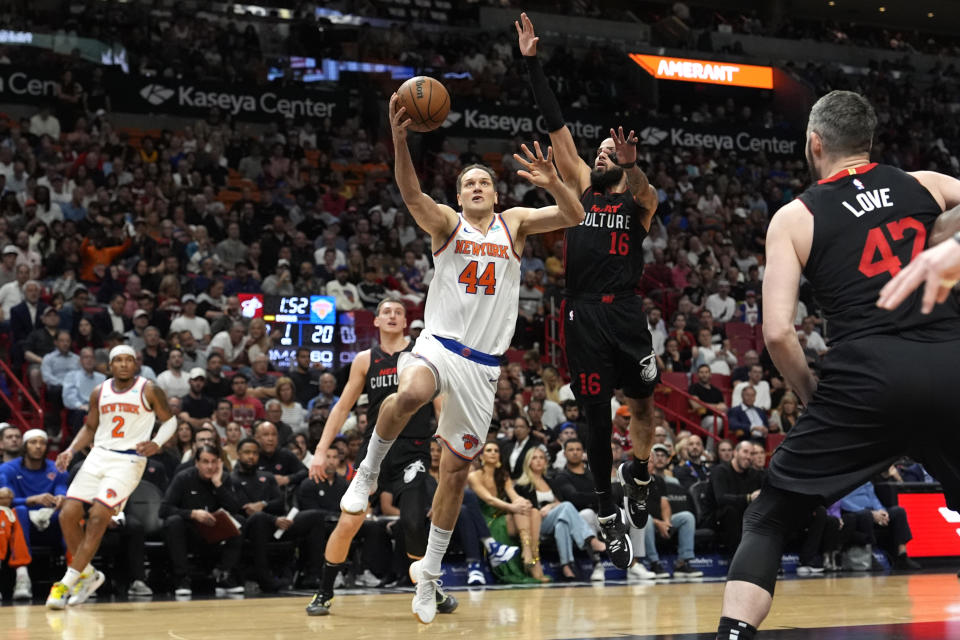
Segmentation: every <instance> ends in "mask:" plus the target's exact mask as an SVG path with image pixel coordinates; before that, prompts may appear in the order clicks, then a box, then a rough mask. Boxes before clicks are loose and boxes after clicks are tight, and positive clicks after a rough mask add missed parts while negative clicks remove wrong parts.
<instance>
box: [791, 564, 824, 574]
mask: <svg viewBox="0 0 960 640" xmlns="http://www.w3.org/2000/svg"><path fill="white" fill-rule="evenodd" d="M797 575H798V576H820V575H823V568H822V567H810V566H806V565H804V566H800V567H797Z"/></svg>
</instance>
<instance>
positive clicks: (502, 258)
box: [424, 213, 520, 355]
mask: <svg viewBox="0 0 960 640" xmlns="http://www.w3.org/2000/svg"><path fill="white" fill-rule="evenodd" d="M458 215H459V218H460V219H459V221H458V222H457V227H456V228H455V229H454V230H453V233H451V234H450V237H449V238H447V240H446V242H444V244H443V246H441V247H440V248H439V249H437V250H436V251H435V252H434V254H433V260H434V269H435V273H434V276H433V280H432V281H431V283H430V291H429V293H428V294H427V304H426V308H425V309H424V311H425V313H424V322H425V325H426V326H425V327H424V330H425V331H426V332H427V333H429V334H431V335H434V336H441V337H444V338H451V339H453V340H456V341H458V342H460V343H461V344H463V345H466V346H467V347H470V348H471V349H474V350H476V351H480V352H482V353H487V354H491V355H500V354H502V353H503V352H505V351H506V350H507V348H508V347H509V346H510V340H511V338H513V331H514V329H515V328H516V324H517V308H518V305H519V303H520V256H519V254H518V253H517V251H516V250H515V248H514V246H513V238H512V237H510V230H509V229H508V228H507V224H506V222H504V220H503V218H502V217H501V216H500V214H494V216H493V220H491V221H490V224H489V225H488V226H487V228H486V229H485V230H483V231H481V230H480V229H475V228H473V227H472V226H471V225H470V223H469V222H467V220H466V219H465V218H464V217H463V214H462V213H461V214H458Z"/></svg>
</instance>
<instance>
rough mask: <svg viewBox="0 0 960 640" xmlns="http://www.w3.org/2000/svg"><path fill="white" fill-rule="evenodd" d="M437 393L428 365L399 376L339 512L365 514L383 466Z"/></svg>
mask: <svg viewBox="0 0 960 640" xmlns="http://www.w3.org/2000/svg"><path fill="white" fill-rule="evenodd" d="M436 392H437V380H436V378H435V377H434V375H433V371H432V370H431V369H429V368H427V367H425V366H423V367H421V366H417V367H407V368H406V369H404V370H403V371H402V372H401V373H400V379H399V385H398V387H397V392H396V393H394V394H392V395H390V396H389V397H387V399H386V400H384V401H383V405H382V406H381V407H380V414H379V416H378V417H377V424H376V426H375V427H374V429H375V431H374V433H373V436H372V437H371V438H370V443H369V444H368V445H367V455H366V456H365V457H364V458H363V462H361V463H360V465H359V466H358V467H357V473H356V475H355V476H354V477H353V480H352V481H351V482H350V486H349V487H348V488H347V491H346V493H344V494H343V498H342V499H341V500H340V510H341V511H344V512H346V513H350V514H359V513H364V512H365V511H366V510H367V503H368V500H369V496H370V494H371V493H373V491H374V489H376V487H377V477H378V476H379V474H380V465H381V464H382V463H383V459H384V458H385V457H386V456H387V453H388V452H389V451H390V447H392V446H393V443H394V442H396V439H397V436H399V435H400V432H401V431H403V428H404V427H405V426H407V422H409V421H410V418H412V417H413V414H415V413H416V412H417V411H418V410H419V409H420V407H422V406H423V405H425V404H427V403H428V402H430V400H432V399H433V397H434V395H435V394H436Z"/></svg>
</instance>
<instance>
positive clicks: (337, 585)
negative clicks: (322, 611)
mask: <svg viewBox="0 0 960 640" xmlns="http://www.w3.org/2000/svg"><path fill="white" fill-rule="evenodd" d="M345 586H347V582H346V580H345V579H344V577H343V572H342V571H338V572H337V578H336V580H334V581H333V588H334V590H336V589H343V588H344V587H345Z"/></svg>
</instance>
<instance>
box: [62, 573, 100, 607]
mask: <svg viewBox="0 0 960 640" xmlns="http://www.w3.org/2000/svg"><path fill="white" fill-rule="evenodd" d="M106 579H107V577H106V576H105V575H103V572H102V571H97V570H96V569H94V571H93V575H90V576H87V577H84V576H82V575H81V576H80V582H78V583H77V586H75V587H74V588H73V593H72V594H70V598H69V599H68V600H67V606H70V607H73V606H76V605H78V604H83V603H84V602H86V601H87V599H88V598H90V596H92V595H93V594H94V593H95V592H96V590H97V589H99V588H100V585H102V584H103V583H104V581H105V580H106Z"/></svg>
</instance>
